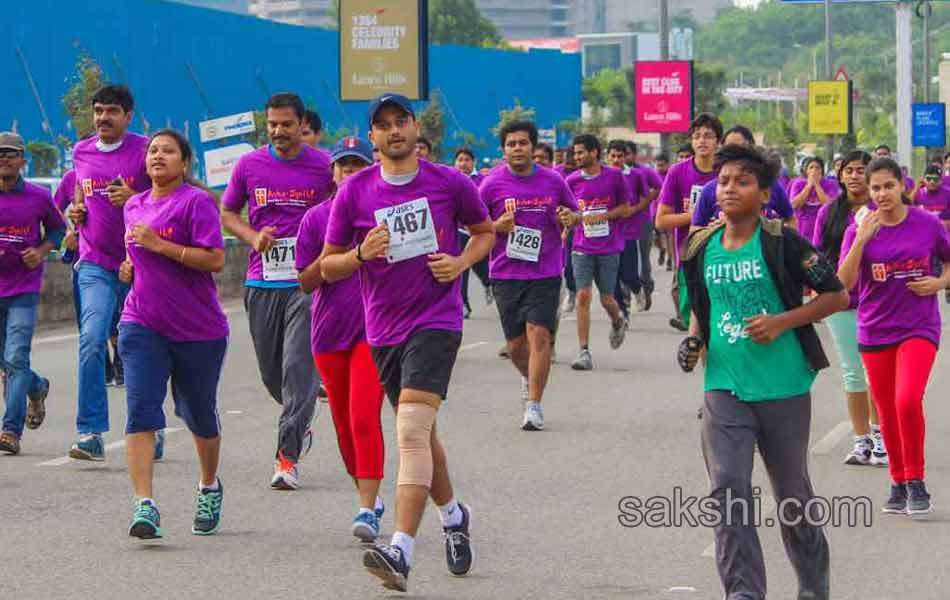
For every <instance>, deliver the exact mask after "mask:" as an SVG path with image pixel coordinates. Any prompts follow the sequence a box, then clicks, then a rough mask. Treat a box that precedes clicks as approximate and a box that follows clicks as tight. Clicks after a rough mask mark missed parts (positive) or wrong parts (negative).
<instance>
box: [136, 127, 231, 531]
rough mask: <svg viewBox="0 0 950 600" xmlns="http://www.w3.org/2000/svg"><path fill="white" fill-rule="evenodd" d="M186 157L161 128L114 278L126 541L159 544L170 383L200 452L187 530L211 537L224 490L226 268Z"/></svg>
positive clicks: (208, 206) (212, 206) (185, 148)
mask: <svg viewBox="0 0 950 600" xmlns="http://www.w3.org/2000/svg"><path fill="white" fill-rule="evenodd" d="M191 158H192V152H191V148H190V146H189V145H188V141H187V140H186V139H185V138H184V137H183V136H182V135H181V134H179V133H178V132H176V131H173V130H170V129H163V130H160V131H158V132H156V133H155V135H153V136H152V138H151V139H150V140H149V142H148V146H147V150H146V154H145V164H146V169H147V171H148V175H149V177H150V178H151V180H152V189H151V190H149V191H146V192H142V193H141V194H137V195H135V196H133V197H132V198H130V199H129V201H128V202H126V204H125V207H124V209H123V213H124V218H125V227H126V230H125V245H126V258H125V261H124V262H123V263H122V265H121V267H120V268H119V279H120V280H121V281H123V282H125V283H131V284H132V289H131V291H130V292H129V295H128V297H127V298H126V301H125V307H124V308H123V310H122V318H121V320H120V322H119V354H120V355H121V356H122V362H123V363H124V364H125V382H126V387H127V392H126V402H127V404H128V416H127V422H126V428H125V433H126V448H127V451H126V456H127V462H128V469H129V478H130V479H131V480H132V489H133V491H134V493H135V498H136V506H135V513H134V515H133V517H132V522H131V524H130V526H129V535H130V536H133V537H137V538H140V539H153V538H160V537H162V529H161V517H160V516H159V512H158V508H157V507H156V505H155V502H154V500H152V466H153V459H154V453H155V432H156V431H159V430H161V429H164V428H165V413H164V412H163V410H162V404H163V403H164V401H165V391H166V389H167V387H168V380H169V379H171V380H172V397H173V398H174V401H175V414H176V415H178V416H179V417H181V419H182V420H183V421H184V422H185V425H186V426H187V427H188V429H189V430H190V431H191V433H192V436H193V438H194V442H195V449H196V450H197V453H198V463H199V465H200V471H201V473H200V480H199V486H198V508H197V512H196V514H195V518H194V522H193V524H192V528H191V532H192V533H193V534H195V535H211V534H213V533H215V532H216V531H217V530H218V525H219V523H220V517H221V500H222V497H223V494H224V488H223V487H222V486H221V481H220V480H219V479H218V457H219V455H220V451H221V433H220V421H219V419H218V401H217V391H218V379H219V377H220V375H221V366H222V365H223V364H224V354H225V350H226V349H227V345H228V321H227V318H226V317H225V316H224V311H222V310H221V305H220V303H219V302H218V294H217V288H216V287H215V283H214V279H213V278H212V276H211V274H212V273H213V272H219V271H221V269H222V268H223V267H224V240H223V238H222V235H221V217H220V213H219V211H218V206H217V203H216V202H215V199H214V197H213V196H211V194H209V193H208V192H207V191H206V190H205V189H203V188H200V187H198V186H196V185H193V184H191V183H189V181H188V171H189V167H190V165H191Z"/></svg>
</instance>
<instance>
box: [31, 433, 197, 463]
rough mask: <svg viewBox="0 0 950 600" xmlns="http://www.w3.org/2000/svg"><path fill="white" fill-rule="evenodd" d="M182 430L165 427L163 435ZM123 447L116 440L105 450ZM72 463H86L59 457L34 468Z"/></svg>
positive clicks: (121, 442) (123, 442)
mask: <svg viewBox="0 0 950 600" xmlns="http://www.w3.org/2000/svg"><path fill="white" fill-rule="evenodd" d="M184 430H185V428H184V427H166V428H165V435H168V434H169V433H177V432H179V431H184ZM123 446H125V440H124V439H122V440H116V441H114V442H111V443H109V444H106V446H105V449H106V450H107V451H108V450H117V449H119V448H122V447H123ZM72 462H86V461H81V460H76V459H75V458H70V457H69V456H60V457H59V458H54V459H52V460H47V461H45V462H41V463H38V464H37V465H36V466H37V467H61V466H63V465H67V464H69V463H72Z"/></svg>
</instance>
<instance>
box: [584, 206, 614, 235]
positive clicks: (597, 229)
mask: <svg viewBox="0 0 950 600" xmlns="http://www.w3.org/2000/svg"><path fill="white" fill-rule="evenodd" d="M606 214H607V207H605V206H604V207H600V208H589V209H587V210H585V211H584V216H587V215H606ZM608 235H610V221H604V222H603V223H598V224H596V225H588V224H587V223H584V237H586V238H588V239H590V238H602V237H607V236H608Z"/></svg>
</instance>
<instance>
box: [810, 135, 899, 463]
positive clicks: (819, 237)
mask: <svg viewBox="0 0 950 600" xmlns="http://www.w3.org/2000/svg"><path fill="white" fill-rule="evenodd" d="M842 162H843V164H844V167H843V168H842V169H841V187H842V189H843V190H844V192H843V193H842V194H841V195H840V196H838V198H837V199H835V200H833V201H832V202H831V204H825V205H823V206H822V207H821V209H820V210H819V211H818V217H817V218H816V219H815V233H814V237H813V239H812V242H813V243H814V245H815V248H817V249H818V250H819V251H821V252H822V254H824V256H825V257H826V258H827V259H828V262H830V263H831V264H833V265H837V264H838V263H839V262H840V260H841V242H842V240H843V239H844V232H845V230H846V229H847V228H848V226H849V225H851V224H852V223H854V216H855V214H857V212H858V211H859V210H861V209H862V208H863V207H865V206H868V205H869V203H870V201H871V196H870V192H869V191H868V182H867V178H866V175H865V169H866V168H867V165H868V163H870V162H871V155H870V154H868V153H867V152H864V151H863V150H854V151H852V152H849V153H848V155H847V156H845V157H844V159H843V161H842ZM857 308H858V294H857V292H855V291H852V292H851V304H850V305H849V306H848V310H843V311H841V312H837V313H835V314H833V315H829V316H828V318H827V319H825V321H826V322H827V323H828V329H829V331H830V332H831V339H832V341H833V342H834V345H835V349H836V350H837V351H838V361H839V363H840V365H841V374H842V376H843V378H844V393H845V396H846V397H847V404H848V417H849V418H850V419H851V428H852V431H853V432H854V446H853V448H852V449H851V451H850V452H848V454H847V456H845V459H844V463H845V464H846V465H874V466H886V465H887V451H886V450H885V446H884V438H883V437H882V436H881V428H880V426H879V425H878V418H877V410H875V408H874V402H873V400H871V396H870V394H869V393H868V378H867V373H865V371H864V365H863V364H862V363H861V353H860V352H859V351H858V316H857Z"/></svg>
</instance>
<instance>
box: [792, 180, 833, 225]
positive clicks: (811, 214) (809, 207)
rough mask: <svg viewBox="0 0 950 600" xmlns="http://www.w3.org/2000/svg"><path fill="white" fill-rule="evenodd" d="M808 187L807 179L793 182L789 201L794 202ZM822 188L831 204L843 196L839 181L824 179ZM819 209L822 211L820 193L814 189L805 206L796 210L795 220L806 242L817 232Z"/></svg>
mask: <svg viewBox="0 0 950 600" xmlns="http://www.w3.org/2000/svg"><path fill="white" fill-rule="evenodd" d="M807 186H808V180H807V179H803V178H801V177H799V178H797V179H795V180H793V181H792V183H791V184H790V185H789V187H788V198H789V200H794V198H795V196H797V195H799V194H800V193H801V192H802V190H804V189H805V187H807ZM821 188H822V189H823V190H824V191H825V194H826V195H827V196H828V201H829V202H831V201H832V200H834V199H835V198H837V197H838V196H839V195H840V194H841V186H840V185H838V180H837V179H828V178H827V177H825V178H822V180H821ZM819 209H821V202H820V201H819V200H818V193H817V192H816V191H815V190H814V189H812V191H811V194H810V195H809V196H808V199H807V200H805V204H803V205H802V206H801V207H800V208H796V209H795V218H796V219H798V233H800V234H801V236H802V237H803V238H805V239H806V240H810V239H812V235H813V234H814V232H815V218H817V217H818V211H819Z"/></svg>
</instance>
